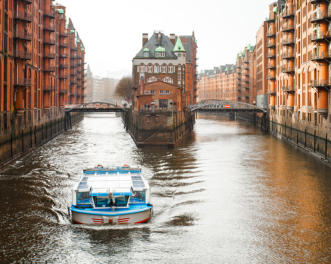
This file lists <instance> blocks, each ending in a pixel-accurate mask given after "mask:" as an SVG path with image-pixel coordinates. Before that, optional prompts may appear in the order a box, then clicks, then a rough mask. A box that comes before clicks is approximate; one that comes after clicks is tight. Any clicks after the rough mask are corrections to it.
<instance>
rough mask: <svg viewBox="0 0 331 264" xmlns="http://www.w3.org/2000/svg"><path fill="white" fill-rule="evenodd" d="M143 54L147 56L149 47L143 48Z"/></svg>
mask: <svg viewBox="0 0 331 264" xmlns="http://www.w3.org/2000/svg"><path fill="white" fill-rule="evenodd" d="M143 54H144V57H145V58H148V57H149V49H148V48H144V50H143Z"/></svg>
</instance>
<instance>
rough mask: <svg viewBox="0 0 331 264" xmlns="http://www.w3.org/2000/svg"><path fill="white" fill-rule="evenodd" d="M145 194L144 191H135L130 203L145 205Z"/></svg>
mask: <svg viewBox="0 0 331 264" xmlns="http://www.w3.org/2000/svg"><path fill="white" fill-rule="evenodd" d="M145 202H146V193H145V191H135V192H134V193H133V194H132V196H131V199H130V203H145Z"/></svg>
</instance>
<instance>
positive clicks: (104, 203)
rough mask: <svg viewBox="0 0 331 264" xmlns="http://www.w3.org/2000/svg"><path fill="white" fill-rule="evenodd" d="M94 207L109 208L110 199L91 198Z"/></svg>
mask: <svg viewBox="0 0 331 264" xmlns="http://www.w3.org/2000/svg"><path fill="white" fill-rule="evenodd" d="M93 201H94V205H95V207H110V199H109V198H107V197H97V196H94V197H93Z"/></svg>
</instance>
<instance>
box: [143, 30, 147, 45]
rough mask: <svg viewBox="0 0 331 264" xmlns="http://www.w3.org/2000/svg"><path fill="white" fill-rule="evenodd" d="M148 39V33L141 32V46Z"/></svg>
mask: <svg viewBox="0 0 331 264" xmlns="http://www.w3.org/2000/svg"><path fill="white" fill-rule="evenodd" d="M147 41H148V33H143V46H144V45H145V44H146V42H147Z"/></svg>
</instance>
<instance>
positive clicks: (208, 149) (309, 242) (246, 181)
mask: <svg viewBox="0 0 331 264" xmlns="http://www.w3.org/2000/svg"><path fill="white" fill-rule="evenodd" d="M100 163H101V164H104V165H121V164H124V163H127V164H131V165H138V166H140V167H142V169H143V171H144V172H145V174H146V177H147V178H148V179H149V181H150V185H151V187H152V203H153V204H154V215H153V218H152V220H151V221H150V222H149V223H147V224H141V225H137V226H129V227H127V226H119V227H118V226H80V225H73V224H71V222H70V219H69V218H68V214H67V207H68V205H69V204H70V200H71V196H70V190H71V186H72V185H73V183H74V182H75V181H76V180H78V179H79V176H80V174H81V171H82V169H83V168H86V167H93V166H95V165H97V164H100ZM330 194H331V169H330V168H329V167H326V166H325V165H323V163H321V162H319V161H317V160H315V159H314V158H311V157H310V156H308V155H306V154H304V153H303V152H301V151H300V150H297V149H295V148H293V147H291V146H289V145H287V144H286V143H283V142H281V141H279V140H277V139H275V138H273V137H271V136H269V135H265V134H263V133H261V132H260V131H259V130H258V129H256V128H253V127H252V126H249V125H246V124H243V123H239V122H237V121H229V120H228V119H227V118H225V117H224V116H208V115H201V116H199V118H198V119H197V121H196V125H195V130H194V134H193V136H192V138H191V139H189V140H188V141H187V142H186V143H185V144H183V145H182V146H180V147H178V148H176V149H138V148H137V147H136V146H135V145H134V143H133V141H132V140H131V138H130V136H129V135H128V134H127V133H126V132H125V130H124V129H123V125H122V122H121V119H120V118H116V117H115V116H114V115H113V114H89V115H87V116H86V117H85V119H84V120H83V121H82V122H81V123H79V124H77V125H76V126H75V127H74V128H73V129H72V130H71V131H68V132H66V133H64V134H62V135H60V136H58V137H57V138H55V139H54V140H52V141H51V142H49V143H48V144H46V145H44V146H43V147H41V148H39V149H38V150H37V151H35V152H34V153H31V154H29V155H27V156H26V157H25V158H22V159H20V160H17V161H16V162H14V163H13V164H12V165H11V166H10V167H9V168H8V169H6V170H5V171H3V172H2V173H1V174H0V210H1V213H0V231H1V232H0V262H1V263H15V262H16V263H39V262H40V263H44V262H47V263H142V262H144V263H331V253H330V249H331V240H330V237H331V232H330V231H331V195H330Z"/></svg>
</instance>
